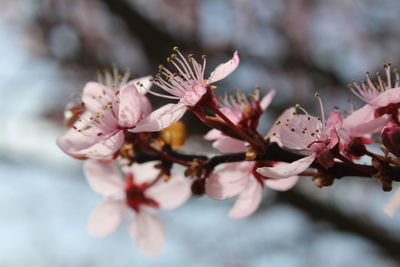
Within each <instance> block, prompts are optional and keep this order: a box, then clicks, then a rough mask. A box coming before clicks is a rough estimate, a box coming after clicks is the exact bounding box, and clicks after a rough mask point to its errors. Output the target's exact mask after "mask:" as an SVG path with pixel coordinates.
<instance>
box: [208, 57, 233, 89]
mask: <svg viewBox="0 0 400 267" xmlns="http://www.w3.org/2000/svg"><path fill="white" fill-rule="evenodd" d="M239 61H240V59H239V56H238V52H237V51H235V53H233V57H232V59H230V60H229V61H228V62H226V63H223V64H220V65H219V66H218V67H217V68H216V69H215V70H214V71H213V72H212V73H211V75H210V78H208V83H214V82H217V81H220V80H222V79H224V78H225V77H226V76H228V75H229V74H231V73H232V72H233V71H234V70H235V69H236V68H237V67H238V65H239Z"/></svg>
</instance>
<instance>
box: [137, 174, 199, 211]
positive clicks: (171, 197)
mask: <svg viewBox="0 0 400 267" xmlns="http://www.w3.org/2000/svg"><path fill="white" fill-rule="evenodd" d="M145 194H146V195H147V196H148V197H150V198H152V199H154V200H155V201H157V203H158V204H159V205H160V208H162V209H175V208H177V207H179V206H180V205H182V204H183V203H184V202H186V200H188V199H189V197H190V195H191V190H190V184H189V182H188V180H187V179H185V177H184V176H183V175H182V174H174V175H172V177H171V179H170V180H169V181H167V182H166V181H164V180H163V179H160V180H159V181H158V182H157V183H156V184H154V185H153V186H151V187H150V188H149V189H147V190H146V191H145Z"/></svg>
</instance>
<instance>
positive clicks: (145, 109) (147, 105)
mask: <svg viewBox="0 0 400 267" xmlns="http://www.w3.org/2000/svg"><path fill="white" fill-rule="evenodd" d="M140 110H141V113H142V116H143V117H146V116H148V115H149V114H150V113H151V112H152V111H153V106H152V105H151V102H150V100H149V99H148V98H147V97H146V96H144V95H142V96H141V97H140Z"/></svg>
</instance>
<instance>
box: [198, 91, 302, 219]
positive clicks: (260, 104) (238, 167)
mask: <svg viewBox="0 0 400 267" xmlns="http://www.w3.org/2000/svg"><path fill="white" fill-rule="evenodd" d="M274 95H275V90H271V91H270V92H269V93H268V94H267V95H265V96H264V97H263V99H262V100H261V101H259V91H258V90H256V91H255V93H254V94H253V95H252V96H251V99H249V98H248V97H247V96H246V95H244V93H243V92H240V91H238V92H237V93H236V95H233V96H232V95H230V96H225V97H224V98H223V99H222V100H221V101H222V107H221V108H220V110H221V111H222V112H223V113H224V114H225V115H226V116H227V117H228V118H229V119H230V120H231V121H232V122H233V123H235V124H247V125H248V124H249V122H251V120H252V119H255V118H256V119H257V120H258V118H259V117H260V115H261V114H262V113H263V112H264V111H265V110H266V109H267V107H268V106H269V104H270V103H271V101H272V99H273V97H274ZM257 113H259V114H257ZM257 125H258V121H257V123H255V126H257ZM204 138H205V139H207V140H215V141H214V142H213V146H214V147H215V148H216V149H218V150H219V151H221V152H223V153H235V152H246V151H247V147H246V144H245V142H244V141H241V140H238V139H234V138H232V137H229V136H226V135H223V134H222V133H221V132H220V131H218V130H216V129H213V130H210V131H209V132H208V133H207V135H206V136H205V137H204ZM279 164H283V165H284V164H285V163H279ZM256 166H257V164H256V163H255V162H241V163H228V164H224V165H223V166H222V167H221V168H220V169H218V170H215V171H214V172H213V174H211V176H210V177H209V178H208V179H207V181H206V187H205V190H206V194H207V195H209V196H210V197H212V198H214V199H227V198H232V197H235V196H238V198H237V200H236V202H235V204H234V206H233V207H232V209H231V210H230V212H229V217H231V218H234V219H239V218H244V217H247V216H249V215H251V214H252V213H253V212H254V211H255V210H256V209H257V207H258V206H259V204H260V202H261V199H262V188H263V187H264V185H266V186H267V187H269V188H271V189H274V190H278V191H285V190H288V189H290V188H291V187H292V186H294V185H295V184H296V182H297V180H298V177H297V176H293V177H289V178H287V179H282V180H277V179H271V178H269V179H268V177H262V176H261V175H259V174H258V173H256V172H255V169H256Z"/></svg>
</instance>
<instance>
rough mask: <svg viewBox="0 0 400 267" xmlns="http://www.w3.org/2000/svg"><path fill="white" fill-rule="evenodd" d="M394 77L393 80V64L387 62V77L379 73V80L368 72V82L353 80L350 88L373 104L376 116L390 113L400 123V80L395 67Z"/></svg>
mask: <svg viewBox="0 0 400 267" xmlns="http://www.w3.org/2000/svg"><path fill="white" fill-rule="evenodd" d="M393 72H394V79H393V80H392V75H391V65H390V64H385V74H386V79H383V78H382V77H381V74H380V73H377V78H378V81H377V82H375V83H374V82H373V81H372V80H371V75H370V73H369V72H367V73H366V78H367V79H366V80H367V81H366V82H362V83H361V84H359V83H356V82H355V81H353V82H352V84H351V85H350V89H351V90H352V92H353V93H354V94H355V95H356V96H358V97H359V98H360V99H362V100H363V101H365V102H366V103H368V104H369V105H371V106H372V107H373V108H374V109H373V111H374V113H373V114H374V116H375V117H379V116H382V115H383V114H390V115H391V116H392V119H393V120H394V121H395V122H396V123H397V124H399V112H398V110H399V108H400V87H399V86H400V80H399V73H398V71H397V69H394V71H393Z"/></svg>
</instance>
